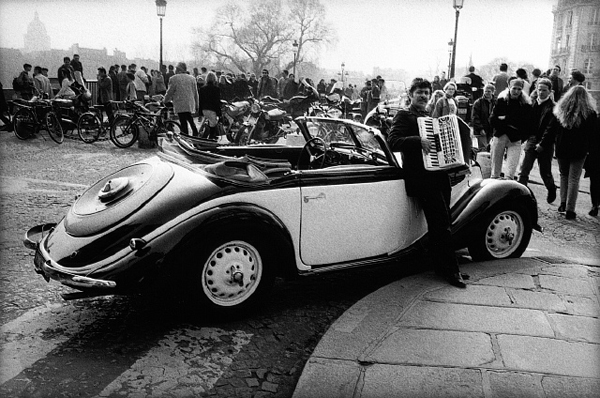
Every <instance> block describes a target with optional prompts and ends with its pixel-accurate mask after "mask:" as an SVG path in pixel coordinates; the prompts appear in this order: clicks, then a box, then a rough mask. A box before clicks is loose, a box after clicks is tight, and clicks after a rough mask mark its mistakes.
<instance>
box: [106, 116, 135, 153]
mask: <svg viewBox="0 0 600 398" xmlns="http://www.w3.org/2000/svg"><path fill="white" fill-rule="evenodd" d="M138 135H139V130H138V125H137V123H134V121H133V118H132V117H131V116H125V115H121V116H118V117H117V118H116V119H115V121H114V122H113V124H112V125H111V126H110V140H111V141H112V142H113V144H115V145H116V146H118V147H119V148H128V147H130V146H132V145H133V143H134V142H135V141H137V139H138Z"/></svg>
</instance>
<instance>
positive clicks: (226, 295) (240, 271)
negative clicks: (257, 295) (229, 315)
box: [202, 241, 263, 306]
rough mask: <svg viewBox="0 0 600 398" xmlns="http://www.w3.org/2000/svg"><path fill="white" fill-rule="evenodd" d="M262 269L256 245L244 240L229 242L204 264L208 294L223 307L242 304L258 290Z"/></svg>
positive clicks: (203, 273) (214, 252) (204, 282)
mask: <svg viewBox="0 0 600 398" xmlns="http://www.w3.org/2000/svg"><path fill="white" fill-rule="evenodd" d="M262 269H263V268H262V260H261V257H260V255H259V253H258V250H257V249H256V248H255V247H254V246H252V245H250V244H248V243H247V242H243V241H232V242H228V243H225V244H223V245H221V246H219V247H218V248H217V249H215V250H214V251H213V252H212V254H211V255H210V256H209V257H208V260H207V261H206V263H205V264H204V268H203V271H202V288H203V290H204V294H205V296H206V297H208V298H209V300H211V301H212V302H213V303H215V304H218V305H221V306H233V305H237V304H240V303H242V302H244V301H245V300H247V299H248V298H249V297H250V296H252V294H254V292H255V291H256V288H257V287H258V285H259V283H260V280H261V277H262Z"/></svg>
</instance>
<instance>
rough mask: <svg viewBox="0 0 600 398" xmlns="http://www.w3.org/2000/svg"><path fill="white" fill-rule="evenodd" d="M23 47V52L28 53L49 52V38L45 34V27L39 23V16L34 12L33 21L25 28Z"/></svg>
mask: <svg viewBox="0 0 600 398" xmlns="http://www.w3.org/2000/svg"><path fill="white" fill-rule="evenodd" d="M24 39H25V47H24V48H23V50H24V52H26V53H30V52H34V51H50V36H48V33H47V32H46V26H45V25H44V24H43V22H42V21H40V16H39V15H38V12H37V11H36V12H35V14H34V16H33V21H31V22H30V23H29V26H28V27H27V34H25V35H24Z"/></svg>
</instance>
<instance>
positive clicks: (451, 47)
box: [448, 39, 454, 79]
mask: <svg viewBox="0 0 600 398" xmlns="http://www.w3.org/2000/svg"><path fill="white" fill-rule="evenodd" d="M453 53H454V40H452V39H450V41H449V42H448V79H450V76H451V75H450V72H451V71H452V54H453Z"/></svg>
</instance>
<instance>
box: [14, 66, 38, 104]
mask: <svg viewBox="0 0 600 398" xmlns="http://www.w3.org/2000/svg"><path fill="white" fill-rule="evenodd" d="M29 72H31V65H30V64H24V65H23V70H22V71H21V73H20V74H19V76H18V77H16V78H15V80H13V90H14V91H15V94H17V96H18V97H19V98H23V99H26V100H30V99H31V98H33V89H34V86H33V78H32V77H31V76H29Z"/></svg>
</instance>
